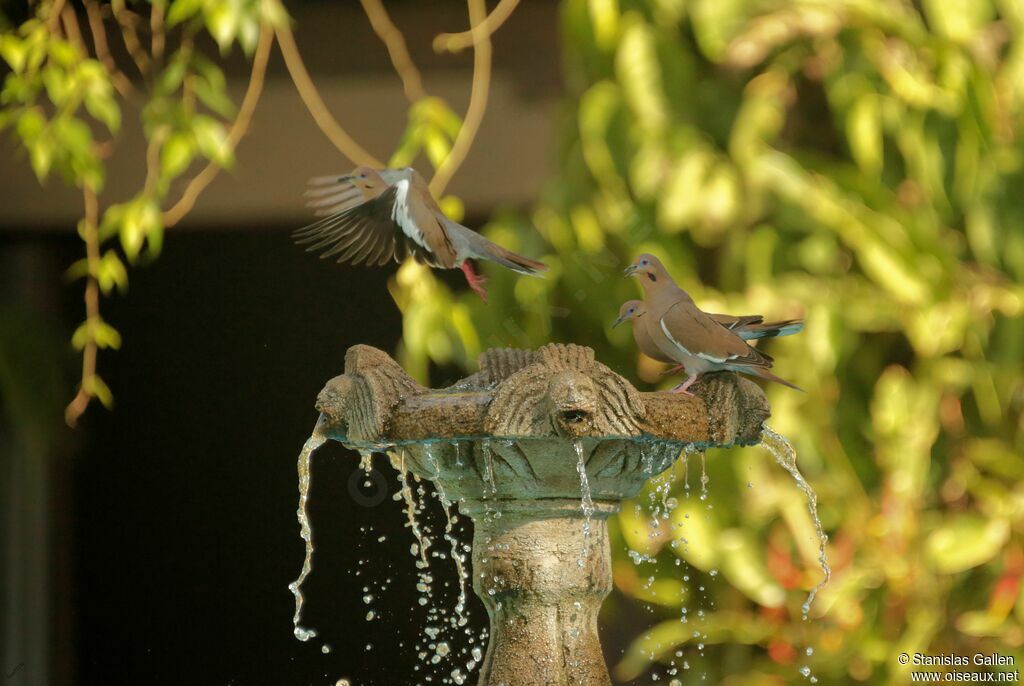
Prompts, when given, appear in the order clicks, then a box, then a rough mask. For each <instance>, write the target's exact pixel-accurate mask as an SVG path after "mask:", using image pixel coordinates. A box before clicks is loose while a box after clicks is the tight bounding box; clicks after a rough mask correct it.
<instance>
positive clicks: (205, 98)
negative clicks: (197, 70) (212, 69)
mask: <svg viewBox="0 0 1024 686" xmlns="http://www.w3.org/2000/svg"><path fill="white" fill-rule="evenodd" d="M192 92H193V93H195V94H196V97H197V98H199V102H201V103H203V104H204V105H206V106H207V107H209V108H210V109H211V110H213V111H214V112H216V113H217V114H219V115H220V116H222V117H225V118H227V117H231V116H233V115H234V114H235V104H234V103H233V102H231V98H229V97H228V94H227V90H226V89H225V87H224V86H223V85H221V86H216V85H214V84H213V83H211V82H210V81H208V80H206V79H203V78H197V79H195V80H194V81H193V82H192Z"/></svg>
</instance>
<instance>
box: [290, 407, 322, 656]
mask: <svg viewBox="0 0 1024 686" xmlns="http://www.w3.org/2000/svg"><path fill="white" fill-rule="evenodd" d="M325 424H326V422H325V420H324V417H323V416H322V415H321V416H320V418H319V419H318V420H317V422H316V426H314V427H313V433H312V434H310V436H309V438H308V439H306V443H305V444H304V445H303V446H302V451H301V452H300V453H299V462H298V471H299V508H298V510H296V512H295V514H296V516H297V517H298V519H299V535H300V536H301V537H302V540H303V541H304V542H305V544H306V556H305V558H304V559H303V560H302V570H301V571H300V572H299V577H298V578H297V579H296V580H295V581H293V582H291V583H290V584H288V590H289V591H291V592H292V595H294V596H295V614H294V615H293V616H292V625H293V627H294V629H293V632H294V633H295V638H297V639H299V640H300V641H308V640H309V639H311V638H313V637H314V636H316V630H314V629H307V628H305V627H303V626H302V624H301V623H300V622H301V621H302V604H303V602H305V598H303V596H302V583H303V582H304V581H305V580H306V577H307V576H309V573H310V572H311V571H313V527H312V525H311V524H310V522H309V509H308V504H309V487H310V485H311V483H312V480H313V470H312V457H313V452H314V451H315V450H316V449H317V448H319V447H320V446H322V445H323V444H324V442H325V441H327V436H326V435H325V434H324V433H323V431H324V426H325Z"/></svg>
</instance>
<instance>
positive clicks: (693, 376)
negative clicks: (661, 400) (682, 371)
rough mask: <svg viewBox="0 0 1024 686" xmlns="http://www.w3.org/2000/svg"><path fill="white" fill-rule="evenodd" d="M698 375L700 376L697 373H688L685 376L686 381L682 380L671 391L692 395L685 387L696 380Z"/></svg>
mask: <svg viewBox="0 0 1024 686" xmlns="http://www.w3.org/2000/svg"><path fill="white" fill-rule="evenodd" d="M698 376H700V375H699V374H690V375H689V376H688V377H686V381H684V382H683V383H681V384H679V385H678V386H676V387H675V388H673V389H672V393H682V394H683V395H693V393H690V391H688V390H686V389H688V388H689V387H690V386H692V385H693V382H694V381H696V380H697V377H698Z"/></svg>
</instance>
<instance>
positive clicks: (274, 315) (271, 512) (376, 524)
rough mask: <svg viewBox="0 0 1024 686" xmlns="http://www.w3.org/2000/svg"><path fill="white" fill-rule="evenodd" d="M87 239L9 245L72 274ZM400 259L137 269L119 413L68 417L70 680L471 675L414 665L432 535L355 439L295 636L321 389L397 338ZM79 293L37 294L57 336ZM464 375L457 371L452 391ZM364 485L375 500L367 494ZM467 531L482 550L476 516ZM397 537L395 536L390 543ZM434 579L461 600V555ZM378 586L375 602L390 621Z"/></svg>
mask: <svg viewBox="0 0 1024 686" xmlns="http://www.w3.org/2000/svg"><path fill="white" fill-rule="evenodd" d="M76 248H77V241H76V240H75V239H74V238H72V237H70V236H69V237H60V236H57V235H51V236H50V237H46V238H38V237H33V236H29V235H21V236H18V235H14V236H7V237H4V238H2V239H0V255H12V254H21V255H25V254H36V255H38V256H41V260H42V262H43V263H50V264H52V265H54V266H55V267H59V265H61V264H66V263H67V262H68V261H70V260H71V259H72V257H73V255H74V251H75V249H76ZM390 271H391V269H385V270H365V269H357V268H352V267H338V266H337V265H334V264H333V263H328V262H322V261H319V260H317V259H316V258H315V257H313V256H311V255H307V254H305V253H303V252H302V251H301V250H298V249H296V248H295V247H294V246H293V245H292V244H291V241H290V240H289V239H288V237H287V231H286V230H279V229H269V228H264V229H259V230H252V231H247V232H244V233H243V232H231V231H206V232H202V233H186V234H183V235H180V236H175V237H174V240H171V241H169V242H168V244H167V246H166V249H165V252H164V253H163V254H162V255H161V257H160V259H159V260H157V261H156V262H154V263H153V264H150V265H148V266H146V267H143V268H141V269H138V270H136V271H135V272H134V273H133V279H132V285H131V292H130V297H126V298H119V297H115V298H112V299H110V300H109V301H108V302H107V303H106V306H105V313H106V316H107V317H108V319H109V321H111V322H114V323H115V324H116V326H118V327H119V328H120V329H121V330H122V331H125V332H130V334H131V335H130V336H126V339H125V345H124V347H123V348H122V349H121V350H120V351H118V352H117V353H116V354H112V355H106V356H104V359H103V362H104V374H105V376H106V377H107V378H108V380H109V383H110V385H111V386H112V387H113V388H116V389H117V390H116V403H117V404H116V407H115V410H114V411H113V412H109V411H106V410H104V409H102V408H101V407H99V406H97V405H94V406H93V407H91V408H90V409H89V411H88V412H87V414H86V415H85V417H84V418H83V420H82V422H81V425H80V427H79V428H78V429H77V430H76V431H74V432H72V431H71V430H69V429H61V430H60V432H61V435H60V436H59V438H58V441H57V442H58V443H59V445H60V446H61V448H60V457H59V458H58V459H57V460H55V461H54V464H55V473H54V475H53V479H52V483H53V487H54V489H55V492H54V494H53V498H52V503H53V510H52V513H51V514H52V516H53V518H54V521H55V524H56V526H55V527H54V530H55V531H56V532H57V539H56V541H55V555H56V559H57V562H58V563H57V564H56V565H54V575H55V577H56V578H55V580H54V585H53V587H54V590H55V606H54V611H55V613H56V616H55V618H54V619H55V623H54V625H55V627H56V632H57V636H56V637H55V642H56V646H55V657H56V664H55V666H56V668H57V672H58V675H60V674H63V675H64V680H67V681H72V682H74V683H79V684H110V683H117V684H131V683H146V684H180V683H189V684H239V685H241V684H323V683H329V684H334V683H335V681H336V680H337V679H339V678H342V677H345V678H348V679H350V680H351V682H352V683H353V684H367V685H368V684H407V683H414V679H417V678H418V676H419V675H420V674H424V673H426V674H431V673H433V674H435V675H436V676H435V680H434V683H438V682H439V680H438V678H437V676H440V675H442V674H444V675H446V674H448V673H449V672H450V671H451V669H453V668H454V667H456V666H458V667H462V668H463V672H465V668H464V665H465V663H466V661H467V660H468V655H459V656H458V657H456V658H454V659H452V658H449V660H446V661H444V662H442V664H441V665H440V666H438V667H429V666H427V661H423V660H420V659H418V658H417V656H416V653H417V649H416V647H415V646H416V645H417V644H419V643H421V639H422V636H423V633H422V632H423V629H424V628H425V627H426V626H427V625H428V621H427V613H426V609H425V608H423V607H421V606H420V605H419V604H418V603H417V598H418V596H417V594H416V592H415V584H416V581H417V579H416V569H415V565H414V559H413V557H412V556H411V554H410V552H409V546H410V544H411V543H412V542H413V540H414V539H413V536H412V533H411V532H410V531H409V530H408V528H407V527H406V526H405V522H406V518H405V515H404V513H403V507H402V505H401V503H398V502H394V501H393V500H392V498H391V497H390V496H391V495H392V494H394V493H396V492H397V479H396V476H395V472H394V470H393V469H392V468H391V467H390V466H389V465H388V464H387V462H386V460H385V458H384V457H382V456H377V457H376V458H375V464H376V469H378V471H379V472H380V474H381V475H382V476H383V477H384V479H385V482H386V488H387V497H385V498H384V499H383V502H380V503H379V504H378V505H376V506H367V505H366V503H367V500H368V499H372V496H374V495H376V493H374V492H373V489H371V490H369V491H367V490H364V489H361V487H360V484H362V482H363V481H364V479H363V478H353V474H355V473H356V472H357V471H359V470H358V457H359V456H358V455H357V454H356V453H353V452H351V451H347V450H345V449H344V448H342V447H341V446H340V445H338V444H335V443H328V444H327V445H325V446H324V447H322V448H321V449H320V450H319V451H318V452H317V453H316V455H315V457H314V460H313V467H314V472H313V488H312V492H311V502H310V513H311V518H312V522H313V530H314V538H315V541H316V544H317V554H316V557H315V564H314V571H313V574H312V575H311V576H310V577H309V578H308V580H307V582H306V586H305V589H306V595H307V604H306V614H305V617H306V619H305V621H304V624H305V625H306V626H308V627H313V628H315V629H317V631H318V633H319V635H318V636H317V637H316V638H315V639H313V640H311V641H309V642H308V643H300V642H299V641H298V640H296V639H294V638H293V637H292V625H291V617H292V612H293V609H294V600H293V597H292V595H291V593H290V592H289V591H288V588H287V586H288V584H289V583H290V582H291V581H292V580H294V579H295V577H296V576H297V575H298V573H299V569H300V567H301V563H302V555H303V545H302V541H301V539H300V538H299V535H298V534H299V526H298V523H297V521H296V518H295V509H296V504H297V490H296V487H297V477H296V457H297V455H298V452H299V449H300V448H301V446H302V444H303V442H304V441H305V439H306V438H307V436H308V433H309V432H310V431H311V430H312V427H313V424H314V422H315V420H316V417H317V414H316V412H315V410H314V409H313V401H314V399H315V397H316V394H317V392H318V391H319V390H320V388H322V386H323V384H324V382H325V381H326V380H327V379H329V378H331V377H332V376H334V375H336V374H339V373H341V372H342V370H343V366H344V354H345V350H346V349H347V347H348V346H350V345H353V344H356V343H367V344H370V345H375V346H379V347H381V348H384V349H388V350H390V349H391V348H392V347H393V345H394V343H395V341H396V340H397V338H398V337H399V335H400V330H401V329H400V318H399V313H398V311H397V309H396V307H395V305H394V303H393V302H392V301H391V299H390V296H389V295H388V292H387V284H386V280H387V277H388V276H389V273H390ZM454 276H458V275H454ZM76 296H77V294H76V293H74V292H72V291H70V290H67V291H64V292H63V297H61V298H59V299H58V300H56V301H55V302H53V303H52V304H51V305H50V306H41V305H39V306H36V313H35V314H36V315H37V316H39V317H40V318H43V319H46V320H48V321H49V323H50V325H51V326H52V327H53V329H54V330H55V332H56V333H59V334H60V339H59V340H66V337H67V336H69V335H70V332H71V331H72V330H73V328H74V326H75V323H76V322H77V321H78V318H79V317H80V312H79V309H80V306H81V305H80V302H79V300H78V298H77V297H76ZM54 350H55V351H57V354H59V355H61V356H63V357H64V358H66V364H64V365H63V366H64V368H65V369H66V370H68V372H69V373H68V374H67V377H68V378H66V380H65V381H66V383H67V384H68V386H67V387H70V385H71V384H72V383H73V379H71V378H70V377H71V374H70V372H71V371H72V370H74V357H73V353H72V352H71V351H70V350H68V349H65V348H63V347H57V348H54ZM452 374H453V372H446V371H445V370H437V373H436V374H435V379H436V381H435V383H438V384H442V385H443V383H445V382H446V381H451V380H453V378H452V376H451V375H452ZM54 399H55V400H56V401H62V400H64V398H63V397H62V396H59V395H58V396H55V398H54ZM60 407H61V405H60V403H59V402H57V403H55V405H54V408H53V410H54V411H55V412H59V411H60ZM360 474H361V472H360ZM353 484H354V485H355V488H356V489H357V491H358V492H360V493H362V494H363V495H364V496H366V498H353V496H352V495H351V492H352V491H351V489H352V488H353ZM427 500H428V513H427V516H426V517H425V522H426V524H427V525H428V526H430V527H431V528H432V530H433V534H434V536H433V538H434V540H435V545H436V546H437V547H438V548H440V549H442V550H445V552H447V544H446V543H445V542H444V541H443V538H442V535H441V534H442V531H443V514H442V510H441V508H440V505H439V504H438V502H437V501H436V500H435V499H434V498H433V496H432V495H428V498H427ZM457 527H458V528H457V531H458V534H459V536H460V538H461V540H463V541H468V540H469V537H470V535H471V532H470V529H469V527H468V526H467V522H466V521H465V520H461V518H460V522H459V523H458V525H457ZM382 535H384V536H387V541H386V542H385V543H378V542H377V539H378V537H380V536H382ZM431 572H432V574H433V576H434V578H435V580H436V581H435V589H436V590H435V599H436V602H438V603H440V604H441V605H442V606H443V607H445V608H446V610H447V611H448V612H450V611H451V608H452V607H453V606H454V604H455V597H456V593H455V587H456V577H455V574H454V572H453V566H452V562H451V560H450V559H445V560H436V559H434V560H432V569H431ZM386 580H390V582H391V583H389V584H386V586H387V589H386V592H384V593H381V592H380V591H379V588H380V583H381V582H382V581H386ZM366 585H369V587H370V588H371V592H372V593H373V595H374V596H375V597H376V600H375V601H374V602H373V604H372V606H371V607H372V609H373V610H374V611H375V613H376V614H377V618H376V619H375V620H374V621H371V622H367V621H365V619H364V617H365V615H366V613H367V610H368V609H369V608H368V606H367V605H366V604H364V602H363V599H362V596H363V594H364V592H363V587H364V586H366ZM618 605H619V603H617V602H616V601H611V602H609V603H608V605H607V606H606V610H607V611H608V612H609V613H610V614H615V616H616V619H617V621H616V622H615V626H607V627H603V629H602V631H603V634H602V636H603V638H604V641H605V644H606V646H607V645H612V646H614V645H616V643H617V642H616V641H615V638H614V637H615V636H616V635H617V634H618V633H619V632H623V633H624V634H625V635H629V634H630V632H633V631H635V630H636V627H632V628H630V627H628V626H627V623H629V621H630V620H629V617H628V615H629V613H628V612H627V613H626V614H624V613H623V610H624V609H625V608H623V607H619V608H618V611H617V612H616V611H615V610H614V609H613V606H618ZM470 613H471V618H472V622H471V628H472V629H473V631H474V632H475V633H477V634H479V632H480V631H481V630H482V629H483V628H484V627H485V626H486V614H485V612H484V609H483V607H482V605H481V604H480V603H479V601H478V600H477V599H476V598H475V597H473V596H472V595H471V597H470ZM636 619H637V620H638V621H639V620H640V618H636ZM325 642H326V643H328V644H330V646H331V647H332V651H331V652H330V653H329V654H326V655H325V654H323V653H322V652H321V645H322V644H323V643H325ZM367 644H371V645H372V646H373V649H372V650H370V651H367V650H366V645H367ZM452 645H453V649H454V650H453V653H458V652H460V650H462V649H467V650H468V648H469V644H468V643H466V641H465V640H456V641H453V642H452ZM484 647H485V646H484ZM428 652H429V651H428ZM428 660H429V656H428ZM13 664H14V665H15V669H17V665H18V662H17V661H13ZM417 668H419V669H421V670H423V671H420V672H416V671H414V670H416V669H417ZM410 675H416V676H413V677H410ZM474 677H475V674H474ZM470 683H475V678H473V679H471V680H470Z"/></svg>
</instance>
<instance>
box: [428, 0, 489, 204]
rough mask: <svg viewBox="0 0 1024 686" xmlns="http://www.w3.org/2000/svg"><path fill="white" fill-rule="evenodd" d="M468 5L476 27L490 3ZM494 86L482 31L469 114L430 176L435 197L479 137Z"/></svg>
mask: <svg viewBox="0 0 1024 686" xmlns="http://www.w3.org/2000/svg"><path fill="white" fill-rule="evenodd" d="M466 4H467V5H468V6H469V27H470V31H475V30H476V28H477V27H478V26H481V22H482V21H483V20H484V18H485V16H486V14H487V7H486V5H484V0H466ZM490 88H491V36H490V34H489V33H486V32H485V33H482V34H480V36H479V40H478V41H477V42H476V43H474V46H473V85H472V90H471V91H470V95H469V107H467V108H466V117H465V119H464V120H463V122H462V126H461V127H460V128H459V135H458V136H456V137H455V142H454V143H453V144H452V149H451V152H449V153H448V156H447V157H445V158H444V162H442V163H441V166H440V167H438V168H437V173H436V174H434V178H433V179H431V180H430V191H431V193H433V194H434V195H435V196H436V197H440V195H441V193H443V192H444V189H445V187H446V186H447V185H448V182H449V181H451V179H452V177H453V176H454V175H455V172H456V170H458V168H459V167H460V166H461V165H462V163H463V161H465V159H466V155H467V154H468V153H469V149H470V147H471V146H472V145H473V139H474V138H476V132H477V131H478V130H479V129H480V122H481V121H482V120H483V118H484V112H485V111H486V110H487V97H488V94H489V93H490Z"/></svg>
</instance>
